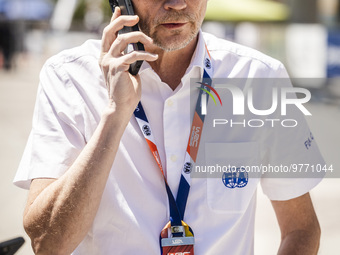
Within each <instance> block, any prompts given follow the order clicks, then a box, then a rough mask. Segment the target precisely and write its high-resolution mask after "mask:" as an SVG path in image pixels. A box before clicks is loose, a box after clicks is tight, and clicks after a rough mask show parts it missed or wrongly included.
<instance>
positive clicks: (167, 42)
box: [139, 11, 201, 52]
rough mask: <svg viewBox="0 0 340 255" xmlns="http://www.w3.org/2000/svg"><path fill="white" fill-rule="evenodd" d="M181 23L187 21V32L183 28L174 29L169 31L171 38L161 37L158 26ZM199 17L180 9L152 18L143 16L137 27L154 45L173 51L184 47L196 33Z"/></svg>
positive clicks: (198, 27)
mask: <svg viewBox="0 0 340 255" xmlns="http://www.w3.org/2000/svg"><path fill="white" fill-rule="evenodd" d="M176 22H179V23H183V22H187V24H186V26H189V27H190V29H189V33H186V32H184V31H183V29H181V28H179V29H175V30H172V31H171V38H170V39H169V38H167V39H166V38H163V37H162V36H161V35H160V33H159V30H158V28H159V27H160V26H161V24H164V23H176ZM200 26H201V24H200V20H199V17H198V16H196V15H194V14H188V13H184V12H182V11H171V12H168V13H167V14H166V16H163V17H157V18H156V19H154V20H151V19H148V18H144V19H141V20H140V22H139V27H140V29H141V31H142V32H143V33H145V34H146V35H148V36H150V37H151V38H152V39H153V42H154V44H155V45H156V46H158V47H159V48H161V49H162V50H164V51H167V52H169V51H174V50H180V49H183V48H185V47H186V46H187V45H188V44H189V43H190V42H191V41H192V40H193V39H194V38H195V37H196V35H197V34H198V31H199V29H200Z"/></svg>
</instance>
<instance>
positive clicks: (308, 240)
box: [278, 230, 320, 255]
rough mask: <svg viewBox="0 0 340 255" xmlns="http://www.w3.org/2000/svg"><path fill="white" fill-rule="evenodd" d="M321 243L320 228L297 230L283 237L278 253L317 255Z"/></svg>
mask: <svg viewBox="0 0 340 255" xmlns="http://www.w3.org/2000/svg"><path fill="white" fill-rule="evenodd" d="M319 243H320V230H315V231H304V230H297V231H294V232H291V233H289V234H288V235H287V236H285V237H284V238H283V239H282V241H281V245H280V248H279V252H278V255H316V254H317V253H318V250H319Z"/></svg>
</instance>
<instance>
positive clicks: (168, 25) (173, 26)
mask: <svg viewBox="0 0 340 255" xmlns="http://www.w3.org/2000/svg"><path fill="white" fill-rule="evenodd" d="M185 24H186V23H163V24H161V25H162V26H163V27H165V28H167V29H176V28H180V27H183V26H184V25H185Z"/></svg>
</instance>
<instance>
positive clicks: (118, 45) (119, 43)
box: [109, 31, 153, 57]
mask: <svg viewBox="0 0 340 255" xmlns="http://www.w3.org/2000/svg"><path fill="white" fill-rule="evenodd" d="M137 42H140V43H142V44H144V45H149V44H152V43H153V40H152V39H151V38H150V37H148V36H147V35H145V34H144V33H142V32H139V31H136V32H130V33H126V34H121V35H119V36H118V37H117V38H116V40H115V41H114V42H113V44H112V45H111V48H110V50H109V53H110V54H111V56H113V57H116V56H119V55H121V53H122V51H124V50H125V49H126V47H127V46H128V45H129V44H130V43H137Z"/></svg>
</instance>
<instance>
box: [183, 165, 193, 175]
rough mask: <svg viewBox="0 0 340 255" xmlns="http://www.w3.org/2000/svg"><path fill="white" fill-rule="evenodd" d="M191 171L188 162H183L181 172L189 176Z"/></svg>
mask: <svg viewBox="0 0 340 255" xmlns="http://www.w3.org/2000/svg"><path fill="white" fill-rule="evenodd" d="M191 170H192V164H191V163H190V162H185V164H184V167H183V172H184V173H186V174H190V173H191Z"/></svg>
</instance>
